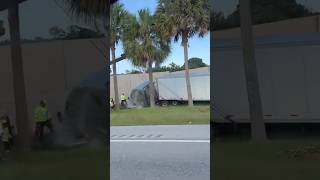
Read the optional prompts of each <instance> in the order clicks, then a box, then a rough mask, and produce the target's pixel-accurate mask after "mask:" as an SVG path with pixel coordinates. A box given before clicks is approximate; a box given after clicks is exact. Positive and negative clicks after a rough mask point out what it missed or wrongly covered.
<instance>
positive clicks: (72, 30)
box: [49, 25, 104, 39]
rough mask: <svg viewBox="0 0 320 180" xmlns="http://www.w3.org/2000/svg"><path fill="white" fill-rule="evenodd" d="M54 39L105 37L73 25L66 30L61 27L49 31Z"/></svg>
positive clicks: (54, 27) (99, 33)
mask: <svg viewBox="0 0 320 180" xmlns="http://www.w3.org/2000/svg"><path fill="white" fill-rule="evenodd" d="M49 34H50V36H51V37H52V39H85V38H98V37H104V34H103V33H101V32H98V31H95V30H92V29H89V28H85V27H81V26H78V25H71V26H68V27H67V30H64V29H63V28H61V27H58V26H53V27H51V28H50V29H49Z"/></svg>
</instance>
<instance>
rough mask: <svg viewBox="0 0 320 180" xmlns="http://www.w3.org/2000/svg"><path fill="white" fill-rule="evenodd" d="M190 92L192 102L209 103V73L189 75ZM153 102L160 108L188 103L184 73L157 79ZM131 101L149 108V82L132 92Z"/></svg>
mask: <svg viewBox="0 0 320 180" xmlns="http://www.w3.org/2000/svg"><path fill="white" fill-rule="evenodd" d="M190 81H191V92H192V99H193V101H194V102H207V103H209V102H210V73H209V72H198V73H190ZM154 86H155V89H156V96H155V102H156V103H157V104H158V105H161V106H168V105H178V104H179V103H185V102H187V101H188V93H187V86H186V78H185V74H184V73H179V74H170V75H165V76H162V77H159V78H157V79H156V81H155V82H154ZM130 99H131V101H132V102H133V103H134V104H135V105H137V106H142V107H146V106H149V81H146V82H144V83H142V84H140V85H139V86H137V87H136V88H135V89H133V90H132V92H131V95H130Z"/></svg>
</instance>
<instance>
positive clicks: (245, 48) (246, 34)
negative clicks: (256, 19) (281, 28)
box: [240, 0, 266, 140]
mask: <svg viewBox="0 0 320 180" xmlns="http://www.w3.org/2000/svg"><path fill="white" fill-rule="evenodd" d="M250 3H251V1H250V0H240V20H241V21H240V23H241V38H242V52H243V53H242V54H243V63H244V69H245V76H246V81H247V91H248V101H249V109H250V110H249V111H250V120H251V136H252V139H253V140H265V139H266V130H265V125H264V120H263V112H262V104H261V97H260V90H259V81H258V75H257V66H256V60H255V47H254V38H253V32H252V24H251V21H252V20H251V7H250V5H251V4H250Z"/></svg>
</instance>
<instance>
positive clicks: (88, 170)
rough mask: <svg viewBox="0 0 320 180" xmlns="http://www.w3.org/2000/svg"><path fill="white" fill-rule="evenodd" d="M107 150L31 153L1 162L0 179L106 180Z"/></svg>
mask: <svg viewBox="0 0 320 180" xmlns="http://www.w3.org/2000/svg"><path fill="white" fill-rule="evenodd" d="M107 168H108V167H107V151H106V149H104V150H99V151H97V150H88V149H73V150H64V151H61V150H60V151H46V152H33V153H30V154H28V155H24V156H20V157H19V156H15V159H14V160H9V161H6V162H0V179H1V180H44V179H45V180H73V179H76V180H88V179H107Z"/></svg>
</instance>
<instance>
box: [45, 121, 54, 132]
mask: <svg viewBox="0 0 320 180" xmlns="http://www.w3.org/2000/svg"><path fill="white" fill-rule="evenodd" d="M45 126H47V128H48V129H49V130H50V132H51V133H53V132H54V131H53V126H52V123H51V120H47V121H46V122H45Z"/></svg>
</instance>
